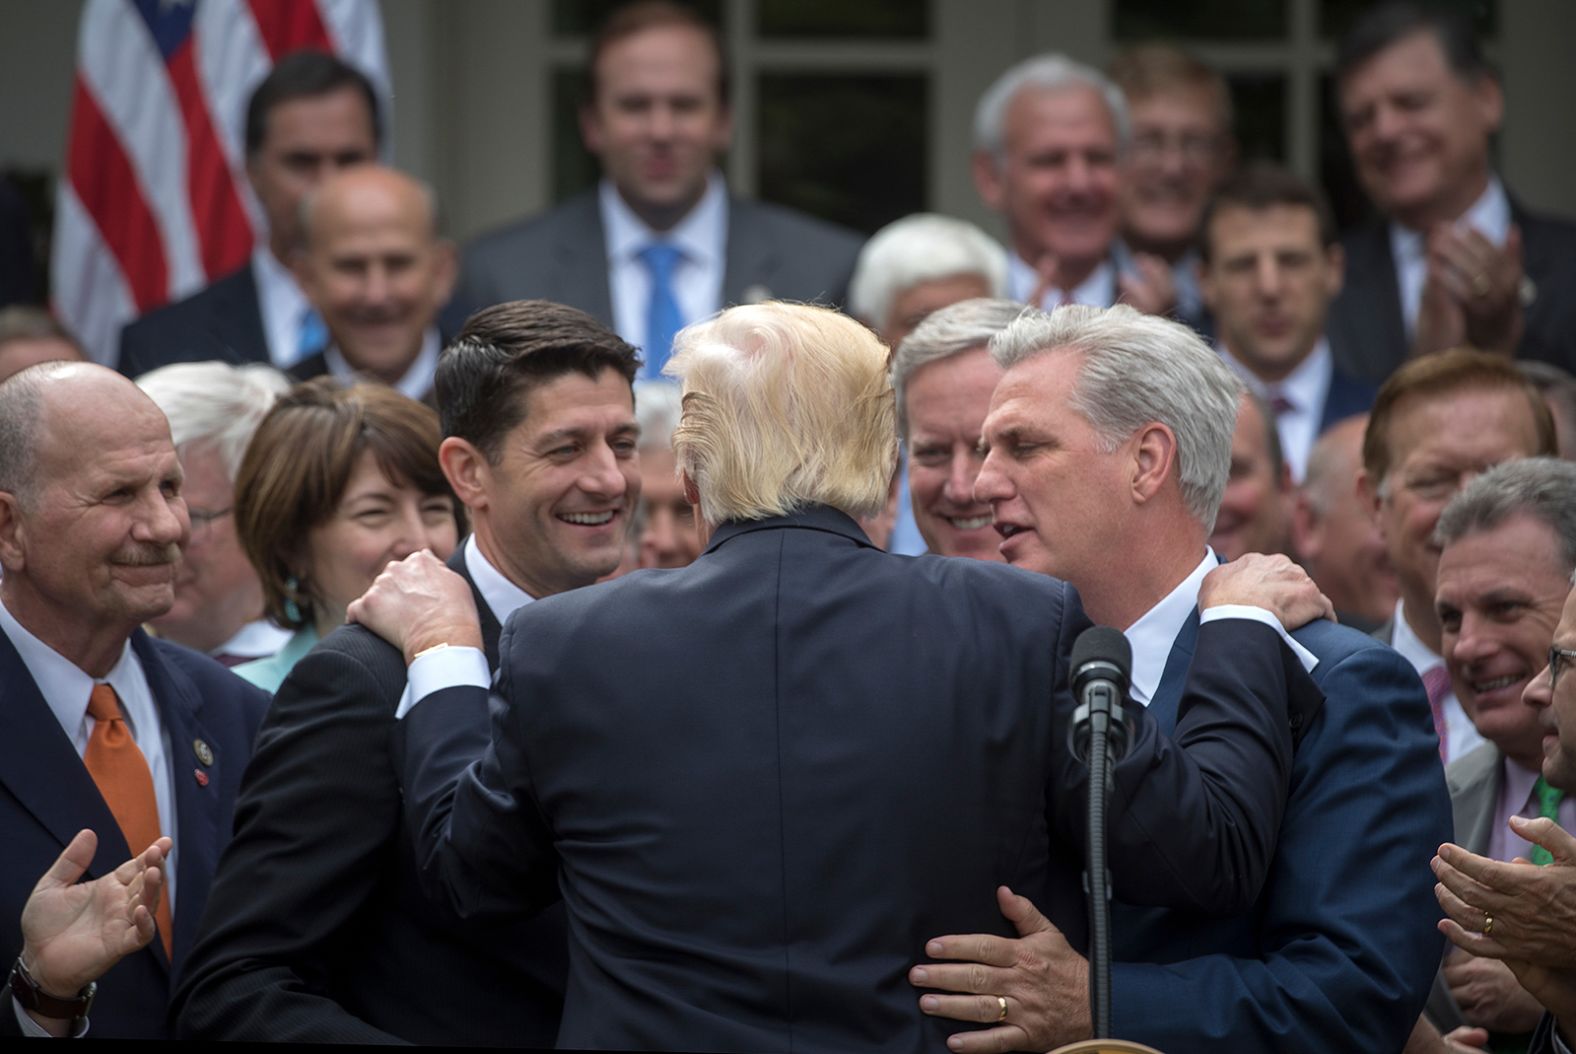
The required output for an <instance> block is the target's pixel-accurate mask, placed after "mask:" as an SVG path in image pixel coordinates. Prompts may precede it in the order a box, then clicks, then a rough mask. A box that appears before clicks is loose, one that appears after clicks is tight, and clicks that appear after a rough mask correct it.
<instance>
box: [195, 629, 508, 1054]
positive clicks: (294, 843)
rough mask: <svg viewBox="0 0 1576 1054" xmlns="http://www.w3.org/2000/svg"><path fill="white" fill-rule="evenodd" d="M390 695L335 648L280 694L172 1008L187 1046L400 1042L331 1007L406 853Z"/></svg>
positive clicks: (305, 664)
mask: <svg viewBox="0 0 1576 1054" xmlns="http://www.w3.org/2000/svg"><path fill="white" fill-rule="evenodd" d="M394 661H395V663H396V671H397V674H398V676H400V677H402V676H403V664H402V663H399V662H398V660H397V658H396V659H395V660H394ZM389 694H390V693H389V691H388V688H387V686H386V685H382V686H380V684H379V681H378V679H377V678H376V677H375V676H374V674H373V673H372V671H371V670H369V669H368V668H367V667H366V666H365V665H364V664H363V663H362V662H360V661H358V659H357V658H356V657H354V656H352V655H350V654H346V653H344V652H340V651H335V650H331V649H330V648H328V647H326V646H320V647H319V648H318V649H316V650H314V651H312V652H311V653H309V654H308V655H307V656H306V657H305V658H303V659H302V660H301V661H300V662H299V663H297V664H296V667H295V669H294V670H292V671H291V674H290V677H289V678H288V679H287V680H286V681H285V683H284V684H283V685H281V686H280V689H279V693H278V695H277V697H276V698H275V700H274V704H273V707H272V708H271V710H270V711H269V714H268V717H267V719H266V721H265V723H264V725H263V728H262V730H261V732H260V733H259V736H258V740H257V747H256V750H255V752H254V754H253V757H252V761H251V765H250V766H249V767H248V769H247V772H246V777H245V781H244V784H243V786H242V789H241V795H240V799H239V801H238V803H237V806H236V820H235V823H236V831H235V836H234V839H233V840H232V841H231V842H230V845H229V847H228V848H227V849H226V851H225V853H224V856H223V858H222V860H221V861H220V864H219V870H218V873H217V874H216V875H215V877H214V882H213V888H212V892H211V893H210V894H209V899H208V904H207V908H206V909H205V911H204V914H203V920H202V929H201V934H200V936H199V938H198V941H197V944H196V946H195V947H194V948H193V950H192V952H191V954H190V955H189V956H188V958H187V960H186V963H185V966H184V969H183V971H182V982H181V984H180V986H179V989H178V991H177V992H176V995H175V998H174V1000H173V1001H172V1011H171V1013H172V1019H173V1021H174V1023H175V1026H176V1029H177V1030H178V1033H179V1034H180V1036H181V1037H182V1038H195V1039H247V1040H266V1041H271V1042H316V1043H346V1042H365V1043H398V1042H400V1040H399V1038H398V1037H396V1036H392V1035H390V1034H388V1033H386V1032H383V1031H381V1030H379V1029H377V1028H374V1027H373V1026H371V1025H369V1024H367V1023H366V1022H364V1021H362V1020H360V1019H359V1018H357V1017H355V1016H354V1015H353V1014H352V1013H350V1012H349V1011H348V1010H346V1009H345V1008H344V1007H342V1006H340V1005H338V1004H337V1003H335V1002H334V1001H333V1000H332V999H330V998H329V997H328V995H327V994H326V990H327V987H328V986H327V981H328V979H327V978H326V977H325V976H324V970H325V966H324V960H325V959H328V958H330V957H329V956H327V955H325V954H324V951H323V949H324V948H326V947H327V946H329V945H330V944H331V943H332V942H334V941H335V940H336V939H339V935H340V934H341V933H342V932H343V931H344V929H345V928H346V926H347V922H348V921H349V920H350V919H351V918H352V917H353V916H354V915H355V914H356V912H357V911H358V910H360V909H361V908H362V906H363V905H364V904H365V902H366V901H367V899H368V897H369V896H370V894H371V891H372V889H373V886H374V885H375V883H376V882H378V881H379V879H380V876H381V874H382V873H383V872H384V871H385V870H386V869H387V867H388V866H389V865H388V856H389V852H390V847H391V846H392V845H394V844H395V843H396V840H397V839H396V835H397V833H398V830H399V826H398V825H399V823H400V820H401V817H400V801H399V785H398V781H397V779H396V775H395V771H394V766H393V763H392V760H391V757H390V747H389V741H390V736H391V733H392V731H393V727H392V726H393V717H394V707H395V703H396V702H397V698H398V695H397V691H396V692H395V693H394V698H393V699H390V698H388V696H389ZM459 731H461V730H458V729H457V730H456V732H457V733H458V732H459ZM471 734H472V735H473V736H477V735H478V734H479V730H477V729H472V730H471Z"/></svg>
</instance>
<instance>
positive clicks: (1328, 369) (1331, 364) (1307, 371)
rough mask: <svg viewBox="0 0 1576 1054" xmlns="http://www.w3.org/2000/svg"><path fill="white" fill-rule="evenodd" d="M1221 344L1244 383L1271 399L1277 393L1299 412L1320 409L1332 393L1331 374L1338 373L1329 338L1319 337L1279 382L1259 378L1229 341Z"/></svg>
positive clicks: (1228, 359) (1260, 394) (1229, 364)
mask: <svg viewBox="0 0 1576 1054" xmlns="http://www.w3.org/2000/svg"><path fill="white" fill-rule="evenodd" d="M1219 348H1220V354H1221V357H1222V358H1224V359H1225V360H1226V364H1227V365H1228V366H1230V367H1231V368H1232V369H1234V370H1236V371H1237V376H1239V377H1241V378H1242V383H1243V384H1246V385H1247V386H1248V388H1249V389H1251V390H1252V391H1253V392H1254V393H1255V394H1257V395H1259V396H1261V397H1262V398H1264V399H1266V400H1271V399H1273V397H1274V396H1275V395H1277V394H1278V395H1280V396H1282V397H1283V398H1285V399H1286V401H1288V402H1289V403H1291V404H1292V406H1293V407H1294V411H1295V412H1296V413H1307V412H1310V411H1317V410H1318V409H1320V408H1321V407H1323V406H1324V400H1325V398H1326V397H1327V396H1328V395H1329V393H1330V378H1331V377H1332V375H1333V374H1334V373H1335V359H1334V357H1333V356H1332V355H1331V354H1330V342H1329V341H1327V340H1325V339H1324V338H1323V337H1320V338H1319V341H1318V343H1316V344H1315V345H1314V346H1313V350H1312V351H1311V352H1309V353H1308V357H1307V358H1306V359H1303V360H1302V362H1300V363H1298V364H1297V368H1296V369H1294V370H1292V371H1291V372H1290V373H1288V374H1287V375H1286V377H1285V379H1284V380H1282V381H1281V382H1280V383H1278V384H1271V383H1269V382H1267V381H1262V380H1260V379H1259V378H1258V377H1257V376H1256V375H1255V374H1254V373H1253V371H1252V370H1250V369H1248V367H1247V366H1245V365H1243V363H1242V360H1240V359H1238V358H1237V357H1236V356H1235V355H1233V354H1232V353H1231V349H1229V348H1227V347H1226V345H1224V344H1221V345H1219Z"/></svg>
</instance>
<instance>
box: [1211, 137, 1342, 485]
mask: <svg viewBox="0 0 1576 1054" xmlns="http://www.w3.org/2000/svg"><path fill="white" fill-rule="evenodd" d="M1199 256H1200V261H1199V270H1200V280H1201V282H1202V287H1203V294H1204V302H1205V303H1206V304H1208V305H1209V309H1210V311H1211V312H1213V313H1214V319H1215V333H1216V336H1217V337H1218V339H1219V341H1220V347H1221V352H1222V354H1224V355H1225V356H1226V361H1227V362H1229V363H1230V364H1231V365H1232V367H1233V368H1234V369H1236V371H1237V373H1238V374H1239V375H1240V376H1241V377H1242V379H1243V382H1244V383H1245V384H1247V386H1248V387H1249V388H1250V389H1252V390H1253V391H1254V392H1255V393H1257V394H1258V395H1260V396H1262V397H1263V398H1264V400H1265V401H1266V402H1267V403H1268V404H1269V406H1270V409H1271V411H1272V413H1273V421H1274V424H1275V428H1276V431H1277V433H1278V434H1279V436H1280V443H1281V448H1282V449H1283V450H1284V451H1285V455H1286V464H1287V465H1288V466H1290V468H1291V475H1292V479H1293V481H1301V480H1302V478H1303V476H1304V475H1305V474H1306V473H1307V467H1308V454H1309V451H1310V450H1312V449H1313V443H1314V440H1315V439H1317V438H1318V436H1319V434H1320V433H1321V432H1323V431H1324V430H1325V429H1326V428H1328V427H1330V425H1332V424H1334V423H1335V422H1336V421H1339V420H1341V419H1342V418H1345V417H1350V416H1351V415H1353V414H1358V413H1363V412H1364V411H1366V410H1367V409H1368V407H1369V406H1371V405H1372V404H1373V397H1374V388H1373V386H1372V385H1370V384H1366V383H1364V382H1362V381H1359V380H1357V379H1356V378H1354V377H1351V376H1349V375H1348V374H1347V373H1346V372H1345V371H1343V370H1341V369H1338V368H1337V367H1336V365H1335V360H1334V358H1333V356H1331V354H1330V348H1329V345H1328V344H1327V343H1326V341H1325V339H1324V324H1325V319H1326V317H1327V316H1328V313H1329V307H1330V301H1331V300H1332V299H1333V298H1334V296H1335V294H1336V293H1337V292H1338V291H1339V290H1340V288H1341V270H1342V258H1341V248H1340V246H1339V245H1337V244H1336V241H1335V221H1334V219H1333V218H1332V217H1331V215H1330V208H1329V205H1328V204H1326V202H1325V200H1324V196H1323V195H1322V194H1320V193H1319V192H1318V191H1317V190H1316V189H1315V188H1313V187H1312V186H1310V185H1309V184H1307V183H1304V182H1303V181H1302V180H1301V179H1298V178H1297V177H1296V176H1295V175H1293V174H1292V173H1291V172H1288V171H1287V170H1285V169H1283V168H1280V167H1279V166H1276V165H1271V164H1269V163H1267V162H1264V163H1256V164H1252V165H1249V166H1248V167H1246V168H1245V169H1243V171H1242V172H1240V173H1238V174H1237V175H1236V176H1234V177H1233V178H1232V179H1230V180H1228V181H1227V183H1226V184H1225V186H1223V187H1221V189H1220V192H1219V193H1218V194H1216V195H1215V197H1214V198H1213V199H1212V200H1211V201H1210V203H1209V205H1208V207H1207V209H1206V210H1205V213H1204V220H1203V228H1202V233H1201V236H1200V240H1199Z"/></svg>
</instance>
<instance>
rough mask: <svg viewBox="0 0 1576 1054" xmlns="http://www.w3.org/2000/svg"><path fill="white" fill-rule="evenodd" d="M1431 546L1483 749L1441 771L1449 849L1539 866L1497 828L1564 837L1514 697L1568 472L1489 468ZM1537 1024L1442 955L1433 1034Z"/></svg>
mask: <svg viewBox="0 0 1576 1054" xmlns="http://www.w3.org/2000/svg"><path fill="white" fill-rule="evenodd" d="M1435 539H1436V541H1437V542H1438V543H1439V545H1440V546H1441V547H1442V551H1441V553H1440V556H1439V581H1438V593H1437V598H1436V607H1437V609H1438V613H1439V620H1440V625H1441V628H1442V630H1443V638H1442V641H1443V645H1444V656H1445V663H1446V665H1447V666H1448V667H1449V669H1450V674H1451V677H1452V679H1453V680H1454V682H1455V688H1456V695H1457V697H1458V698H1459V699H1460V700H1461V703H1462V705H1463V706H1464V707H1465V708H1466V711H1467V713H1468V714H1469V715H1470V716H1471V718H1472V720H1473V723H1474V724H1475V725H1476V726H1477V730H1478V731H1479V732H1480V733H1481V734H1482V735H1483V737H1484V739H1486V740H1487V741H1488V745H1487V746H1485V747H1484V748H1482V749H1480V750H1475V751H1472V752H1471V753H1469V754H1467V755H1466V756H1464V757H1462V758H1461V759H1460V760H1458V761H1456V762H1454V763H1452V764H1451V765H1450V767H1449V768H1448V769H1447V770H1446V773H1445V776H1446V780H1447V781H1448V783H1449V786H1450V800H1451V806H1452V810H1453V812H1454V814H1455V840H1456V842H1457V843H1458V844H1460V845H1461V846H1463V847H1465V848H1466V849H1468V850H1470V851H1471V852H1474V853H1478V854H1480V855H1484V856H1488V857H1491V858H1493V859H1495V860H1510V859H1513V858H1515V857H1518V856H1521V857H1527V858H1528V859H1531V860H1533V861H1534V862H1538V860H1539V856H1538V852H1539V847H1537V846H1535V845H1532V844H1531V843H1529V842H1528V841H1527V840H1526V839H1524V838H1522V837H1521V836H1520V835H1519V834H1517V833H1516V832H1515V831H1513V830H1511V829H1510V827H1509V825H1508V821H1509V818H1510V817H1511V816H1516V815H1520V816H1527V817H1536V816H1540V815H1543V816H1549V817H1551V818H1552V819H1554V820H1555V821H1556V822H1558V823H1559V824H1560V826H1562V827H1564V828H1565V829H1566V830H1576V799H1569V800H1567V799H1565V798H1564V796H1563V795H1562V794H1561V792H1560V791H1558V790H1556V789H1554V788H1553V787H1551V786H1550V785H1549V784H1548V783H1546V782H1545V781H1544V780H1543V778H1542V776H1541V774H1540V772H1541V768H1542V764H1543V735H1544V728H1543V722H1542V715H1541V714H1540V712H1539V709H1538V708H1537V707H1535V706H1533V705H1531V704H1530V703H1528V702H1525V701H1523V699H1522V691H1523V689H1525V688H1526V687H1527V685H1528V684H1529V683H1530V682H1531V681H1532V679H1533V678H1534V677H1536V676H1537V675H1538V673H1539V672H1540V671H1541V670H1542V669H1543V667H1544V666H1545V665H1546V664H1547V661H1548V653H1549V644H1550V642H1551V640H1552V639H1553V635H1554V627H1555V624H1556V623H1558V622H1559V619H1560V611H1561V608H1562V607H1563V606H1564V603H1565V597H1566V594H1567V593H1568V592H1569V591H1570V582H1571V572H1572V570H1573V569H1576V465H1573V464H1571V463H1569V462H1566V461H1559V460H1556V459H1554V458H1525V459H1521V460H1517V461H1510V462H1506V463H1505V464H1502V465H1499V466H1498V467H1496V468H1494V469H1492V470H1490V471H1489V472H1486V473H1484V474H1483V475H1482V476H1479V477H1478V478H1477V479H1476V480H1474V481H1473V482H1472V483H1471V484H1470V485H1468V486H1467V487H1466V488H1465V489H1464V490H1462V491H1461V493H1460V494H1458V495H1457V496H1456V497H1455V498H1454V499H1453V500H1452V501H1451V502H1450V504H1449V505H1448V506H1447V507H1446V508H1445V511H1444V513H1443V514H1442V515H1441V516H1440V518H1439V526H1438V528H1437V530H1436V532H1435ZM1544 862H1546V860H1545V861H1544ZM1542 1013H1543V1008H1542V1007H1541V1006H1540V1005H1539V1004H1538V1002H1537V1000H1535V999H1534V998H1533V997H1532V996H1531V995H1530V994H1529V993H1528V992H1527V991H1526V990H1525V989H1523V988H1522V987H1521V985H1520V984H1518V983H1517V981H1516V978H1515V976H1514V975H1513V974H1512V973H1511V971H1510V969H1509V968H1508V967H1507V966H1506V965H1505V964H1504V963H1502V962H1499V961H1497V960H1495V959H1489V958H1478V957H1475V956H1473V955H1470V954H1468V953H1467V952H1464V951H1461V950H1459V949H1458V950H1455V951H1452V952H1451V953H1450V955H1449V956H1447V957H1446V960H1445V966H1444V969H1443V970H1442V971H1441V972H1440V976H1439V980H1438V981H1437V982H1436V983H1435V986H1434V992H1433V995H1432V996H1430V998H1429V1005H1428V1018H1429V1019H1431V1020H1432V1023H1433V1024H1434V1025H1436V1026H1437V1027H1438V1028H1439V1029H1440V1030H1441V1031H1449V1030H1450V1029H1452V1028H1454V1027H1456V1026H1459V1025H1463V1024H1465V1025H1470V1026H1474V1027H1475V1028H1478V1029H1484V1030H1487V1031H1489V1032H1493V1033H1496V1034H1501V1035H1525V1034H1526V1033H1530V1032H1531V1031H1532V1030H1533V1029H1534V1028H1535V1027H1536V1026H1537V1023H1538V1019H1539V1018H1540V1017H1541V1016H1542ZM1425 1027H1426V1026H1425Z"/></svg>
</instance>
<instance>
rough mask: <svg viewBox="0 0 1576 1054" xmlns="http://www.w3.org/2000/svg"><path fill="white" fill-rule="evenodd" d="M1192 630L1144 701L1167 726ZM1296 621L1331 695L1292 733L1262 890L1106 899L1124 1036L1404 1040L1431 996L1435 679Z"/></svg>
mask: <svg viewBox="0 0 1576 1054" xmlns="http://www.w3.org/2000/svg"><path fill="white" fill-rule="evenodd" d="M1197 633H1198V622H1197V618H1196V616H1195V618H1193V619H1192V620H1190V621H1189V623H1188V624H1187V625H1186V626H1185V627H1184V629H1183V631H1182V633H1181V634H1179V635H1178V637H1177V640H1176V643H1175V645H1174V646H1173V648H1172V652H1171V656H1170V658H1169V661H1168V662H1167V664H1166V670H1165V674H1164V676H1163V678H1162V681H1161V686H1160V690H1159V691H1158V692H1157V693H1156V696H1155V699H1154V700H1153V702H1152V703H1151V705H1150V707H1149V710H1150V713H1151V714H1152V715H1153V716H1154V718H1155V720H1156V722H1157V723H1158V724H1159V725H1160V726H1161V727H1162V728H1167V727H1169V725H1170V722H1171V720H1172V719H1173V713H1174V707H1175V704H1176V700H1177V696H1178V692H1179V690H1180V687H1181V685H1182V682H1183V679H1184V678H1185V677H1186V676H1187V671H1188V668H1189V665H1190V664H1191V663H1194V654H1193V652H1194V639H1195V636H1196V634H1197ZM1293 636H1295V637H1296V639H1297V640H1298V642H1299V643H1301V644H1302V645H1303V646H1305V647H1306V648H1308V650H1309V651H1311V652H1313V654H1314V655H1315V656H1316V657H1317V658H1318V659H1319V663H1318V665H1317V666H1315V667H1314V670H1313V677H1314V680H1315V681H1317V682H1318V684H1319V687H1320V688H1321V689H1322V690H1323V692H1324V696H1325V704H1324V708H1323V710H1322V712H1321V713H1320V715H1319V717H1318V718H1316V719H1315V720H1314V721H1313V722H1312V723H1311V724H1310V725H1309V726H1308V727H1307V728H1306V729H1305V732H1304V735H1303V738H1302V740H1301V742H1300V743H1299V745H1298V747H1297V754H1296V760H1295V762H1294V764H1293V769H1292V784H1291V797H1290V799H1289V800H1288V801H1287V803H1286V815H1285V819H1284V821H1283V823H1282V824H1281V829H1280V841H1279V844H1278V845H1277V846H1276V849H1275V858H1274V861H1273V862H1272V864H1271V869H1270V875H1269V879H1268V881H1267V882H1266V884H1265V887H1264V891H1263V894H1262V895H1261V896H1260V898H1259V900H1258V902H1257V903H1255V904H1254V905H1253V906H1252V908H1251V909H1250V910H1248V911H1245V912H1243V913H1241V914H1240V915H1239V916H1238V917H1236V918H1234V919H1231V920H1229V921H1224V922H1222V921H1220V920H1218V919H1208V918H1205V917H1203V916H1201V915H1198V914H1196V913H1191V912H1185V911H1156V910H1153V909H1140V908H1134V907H1130V906H1127V905H1121V904H1118V905H1117V906H1116V907H1115V908H1114V909H1113V912H1112V921H1111V928H1112V935H1113V942H1114V955H1113V958H1114V959H1116V960H1117V962H1116V965H1115V966H1113V968H1112V972H1111V981H1112V998H1111V1020H1112V1029H1113V1031H1114V1032H1115V1033H1116V1034H1117V1035H1118V1036H1120V1037H1122V1038H1125V1039H1132V1040H1137V1041H1139V1042H1142V1043H1147V1044H1150V1045H1151V1046H1154V1047H1157V1048H1159V1049H1161V1050H1164V1051H1166V1052H1167V1054H1187V1052H1189V1051H1217V1050H1221V1049H1229V1050H1231V1051H1234V1052H1244V1051H1264V1052H1265V1054H1290V1052H1295V1051H1308V1052H1310V1054H1313V1052H1319V1054H1323V1052H1328V1051H1335V1050H1342V1051H1397V1050H1400V1049H1401V1047H1402V1045H1403V1044H1404V1043H1405V1042H1406V1037H1407V1035H1408V1033H1409V1032H1410V1031H1411V1029H1412V1026H1413V1025H1414V1024H1415V1023H1416V1021H1417V1016H1418V1014H1419V1013H1420V1012H1421V1011H1422V1009H1423V1003H1424V1000H1425V999H1426V998H1427V995H1428V991H1429V986H1430V984H1431V982H1432V980H1433V974H1434V971H1435V970H1436V969H1437V968H1438V966H1439V956H1440V952H1441V950H1442V948H1443V938H1442V937H1441V936H1440V935H1439V933H1438V931H1437V930H1436V929H1435V926H1434V923H1435V922H1436V921H1437V920H1438V918H1439V906H1438V904H1437V903H1436V902H1435V900H1434V894H1433V888H1434V876H1433V873H1432V872H1431V871H1430V870H1429V860H1430V859H1431V858H1432V857H1433V854H1434V852H1435V850H1436V849H1437V848H1438V846H1439V844H1440V843H1441V842H1445V841H1448V840H1449V839H1450V836H1451V816H1450V796H1449V793H1448V792H1447V791H1446V790H1445V777H1444V769H1443V768H1442V767H1441V766H1440V764H1439V748H1438V743H1437V741H1436V739H1435V737H1434V730H1433V724H1432V720H1431V718H1430V716H1429V710H1428V701H1427V697H1426V695H1425V694H1424V692H1423V687H1422V683H1421V682H1420V681H1419V680H1418V678H1417V674H1416V672H1415V671H1414V670H1413V669H1412V667H1411V665H1410V664H1408V663H1407V662H1406V660H1405V659H1402V658H1401V657H1400V656H1399V655H1397V654H1396V653H1395V652H1394V651H1392V650H1391V649H1390V648H1388V647H1385V646H1384V645H1382V644H1380V643H1379V642H1378V641H1376V640H1374V639H1373V638H1372V637H1369V636H1367V635H1365V634H1362V633H1358V632H1357V631H1355V630H1351V629H1346V628H1344V627H1341V626H1337V625H1335V624H1333V623H1330V622H1323V621H1321V622H1315V623H1312V624H1310V625H1308V626H1305V627H1303V628H1302V629H1300V630H1298V631H1297V632H1296V633H1295V634H1293ZM1112 816H1113V823H1114V824H1120V823H1121V822H1122V821H1121V819H1120V815H1119V814H1116V813H1113V814H1112ZM1118 895H1119V896H1120V891H1119V893H1118Z"/></svg>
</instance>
